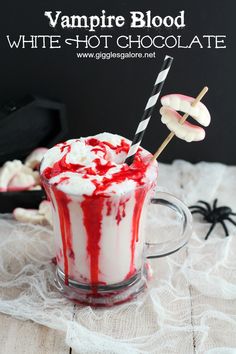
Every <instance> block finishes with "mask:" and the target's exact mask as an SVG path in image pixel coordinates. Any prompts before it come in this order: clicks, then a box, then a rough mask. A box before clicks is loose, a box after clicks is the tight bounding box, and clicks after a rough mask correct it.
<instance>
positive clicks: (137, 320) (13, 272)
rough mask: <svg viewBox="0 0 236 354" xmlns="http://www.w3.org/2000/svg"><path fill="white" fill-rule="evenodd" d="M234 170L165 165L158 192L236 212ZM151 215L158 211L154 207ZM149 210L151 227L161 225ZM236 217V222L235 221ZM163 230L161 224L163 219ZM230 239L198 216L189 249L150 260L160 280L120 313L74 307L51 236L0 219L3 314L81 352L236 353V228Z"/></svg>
mask: <svg viewBox="0 0 236 354" xmlns="http://www.w3.org/2000/svg"><path fill="white" fill-rule="evenodd" d="M235 182H236V167H227V166H225V165H222V164H218V163H203V162H202V163H199V164H197V165H192V164H190V163H187V162H184V161H175V162H174V163H173V164H172V165H164V164H160V173H159V185H160V186H163V187H162V188H161V189H162V190H165V191H168V192H170V193H173V194H174V195H176V196H177V197H179V198H180V199H182V200H183V201H184V202H185V203H186V204H187V205H191V204H193V203H196V201H197V200H199V199H203V200H206V201H208V202H210V203H212V201H213V199H214V198H216V197H218V199H219V205H227V206H230V207H231V208H232V209H233V210H234V211H236V183H235ZM152 208H153V207H152ZM153 210H154V209H152V210H151V209H150V211H149V224H148V227H150V228H151V229H154V228H155V226H158V222H159V221H158V218H156V217H155V215H154V214H153V213H154V211H153ZM233 218H234V217H233ZM162 223H163V220H162ZM227 225H228V227H229V230H230V236H229V237H225V236H224V231H223V229H222V227H221V225H217V227H216V228H215V229H214V231H213V232H212V234H211V235H210V237H209V239H208V241H204V236H205V234H206V232H207V230H208V229H209V227H210V225H209V224H207V223H206V222H204V221H203V219H202V216H201V215H196V214H195V216H194V232H193V235H192V237H191V240H190V242H189V244H188V246H187V247H185V248H184V249H182V250H181V251H180V252H178V253H176V254H173V255H171V256H169V257H166V258H162V259H157V260H152V261H151V262H152V267H153V269H154V277H153V279H152V280H151V282H150V284H149V289H148V291H147V292H146V293H145V294H144V295H143V296H141V297H139V298H138V299H137V300H135V301H133V302H130V303H126V304H123V305H119V306H116V307H114V308H106V309H101V308H100V309H94V308H91V307H88V306H79V305H74V304H73V303H71V302H69V301H68V300H66V299H64V298H63V297H62V296H61V295H60V294H59V293H58V292H57V291H56V290H55V288H54V285H53V278H54V276H53V268H54V266H53V264H52V263H51V259H52V257H53V256H54V252H53V249H54V248H53V235H52V231H51V230H50V229H48V228H46V227H41V226H33V225H26V224H21V223H18V222H16V221H13V220H12V218H11V216H2V217H1V218H0V311H1V312H3V313H6V314H10V315H12V316H14V317H17V318H20V319H31V320H33V321H35V322H38V323H40V324H43V325H45V326H48V327H52V328H56V329H60V330H63V331H64V332H65V338H66V342H67V343H68V345H70V346H71V347H72V348H73V349H74V350H75V352H77V353H81V354H86V353H89V354H90V353H96V354H97V353H108V354H113V353H114V354H124V353H129V354H137V353H161V354H162V353H163V354H168V353H170V354H175V353H176V354H191V353H207V354H231V353H232V354H233V353H236V255H235V253H236V227H234V226H233V225H231V224H227Z"/></svg>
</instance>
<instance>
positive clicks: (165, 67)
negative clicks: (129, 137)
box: [125, 55, 173, 165]
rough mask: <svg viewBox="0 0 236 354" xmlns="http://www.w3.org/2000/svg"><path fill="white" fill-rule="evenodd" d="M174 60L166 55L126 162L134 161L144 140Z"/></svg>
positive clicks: (129, 163)
mask: <svg viewBox="0 0 236 354" xmlns="http://www.w3.org/2000/svg"><path fill="white" fill-rule="evenodd" d="M172 61H173V58H172V57H170V56H168V55H166V56H165V59H164V62H163V64H162V68H161V71H160V72H159V74H158V76H157V79H156V82H155V84H154V87H153V90H152V93H151V96H150V98H149V100H148V102H147V104H146V107H145V109H144V112H143V116H142V118H141V121H140V123H139V125H138V128H137V130H136V132H135V135H134V138H133V141H132V143H131V145H130V149H129V152H128V154H127V157H126V160H125V162H126V163H127V164H128V165H131V164H132V163H133V161H134V157H135V154H136V152H137V151H138V148H139V146H140V144H141V142H142V139H143V136H144V133H145V130H146V128H147V126H148V123H149V120H150V118H151V116H152V112H153V110H154V107H155V104H156V103H157V100H158V97H159V96H160V93H161V90H162V87H163V85H164V82H165V79H166V77H167V75H168V72H169V70H170V67H171V64H172Z"/></svg>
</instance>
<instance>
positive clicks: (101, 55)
mask: <svg viewBox="0 0 236 354" xmlns="http://www.w3.org/2000/svg"><path fill="white" fill-rule="evenodd" d="M76 55H77V58H78V59H95V60H110V59H121V60H124V59H155V58H156V53H155V52H152V53H134V52H127V53H125V52H124V53H122V52H120V53H119V52H118V53H117V52H107V53H106V52H97V53H76Z"/></svg>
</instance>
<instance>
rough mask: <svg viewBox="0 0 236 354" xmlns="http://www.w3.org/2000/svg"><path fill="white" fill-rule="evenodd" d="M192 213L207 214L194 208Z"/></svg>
mask: <svg viewBox="0 0 236 354" xmlns="http://www.w3.org/2000/svg"><path fill="white" fill-rule="evenodd" d="M191 214H201V215H203V216H206V214H205V213H204V212H203V211H201V210H193V211H191Z"/></svg>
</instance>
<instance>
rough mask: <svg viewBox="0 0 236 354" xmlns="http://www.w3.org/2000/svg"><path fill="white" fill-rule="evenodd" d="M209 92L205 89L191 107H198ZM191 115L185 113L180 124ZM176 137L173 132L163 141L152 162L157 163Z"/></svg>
mask: <svg viewBox="0 0 236 354" xmlns="http://www.w3.org/2000/svg"><path fill="white" fill-rule="evenodd" d="M207 91H208V87H207V86H205V87H203V89H202V91H201V92H200V93H199V94H198V96H197V97H196V98H195V100H194V101H193V102H192V104H191V106H192V107H195V106H196V105H197V103H198V102H200V101H201V99H202V98H203V96H205V94H206V93H207ZM188 116H189V114H188V113H185V114H184V115H183V117H182V118H181V120H180V121H179V123H180V124H183V123H184V122H185V121H186V119H187V118H188ZM174 136H175V133H174V132H171V133H170V134H169V135H168V136H167V138H166V139H165V140H164V141H163V143H162V144H161V146H160V147H159V148H158V149H157V151H156V152H155V154H154V155H153V157H152V158H151V162H152V161H155V160H156V159H157V158H158V157H159V155H160V154H161V153H162V151H163V150H164V149H165V147H166V146H167V145H168V144H169V142H170V141H171V140H172V139H173V137H174Z"/></svg>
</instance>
